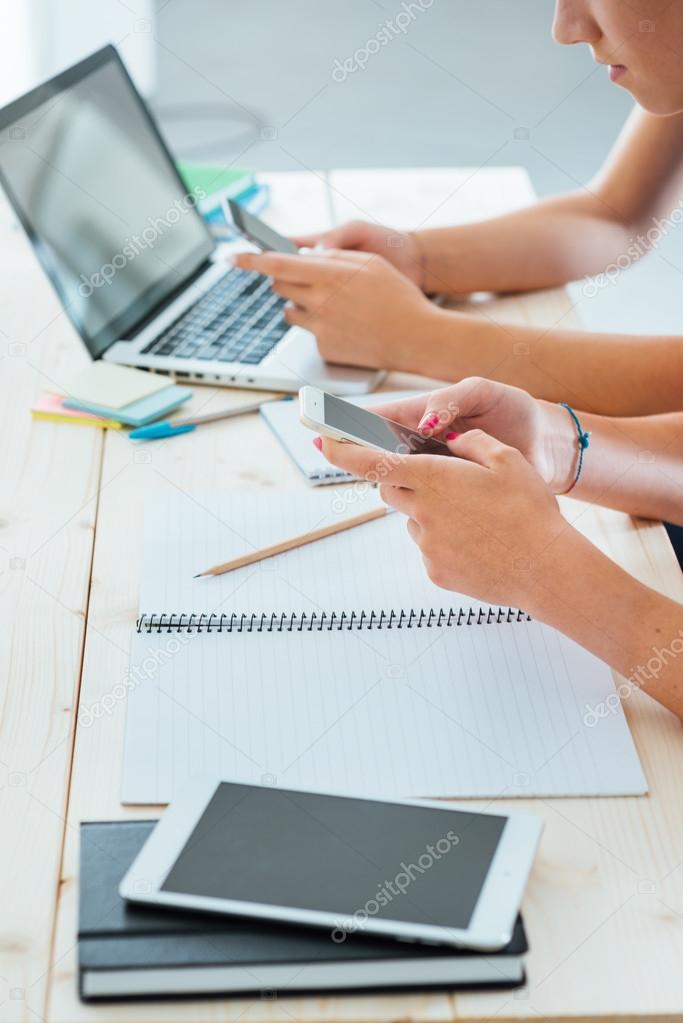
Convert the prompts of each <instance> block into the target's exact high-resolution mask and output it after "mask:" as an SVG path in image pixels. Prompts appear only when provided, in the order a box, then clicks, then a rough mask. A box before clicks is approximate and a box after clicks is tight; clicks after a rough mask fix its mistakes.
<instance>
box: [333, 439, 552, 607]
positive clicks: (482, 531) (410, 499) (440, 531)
mask: <svg viewBox="0 0 683 1023" xmlns="http://www.w3.org/2000/svg"><path fill="white" fill-rule="evenodd" d="M448 446H449V447H450V449H451V451H452V452H453V454H454V455H457V456H458V457H457V458H444V457H442V456H440V455H394V454H391V453H389V452H387V453H386V454H385V453H382V452H379V453H378V452H376V451H372V450H370V449H368V448H363V447H360V446H359V445H356V444H349V443H339V442H337V441H332V440H329V439H323V442H322V451H323V453H324V454H325V456H326V457H327V458H328V459H329V460H330V461H331V462H333V463H334V465H338V466H339V467H340V468H342V469H345V470H346V471H347V472H350V473H352V474H353V475H354V476H358V477H362V478H365V479H368V480H370V481H372V482H379V483H381V487H380V494H381V496H382V499H383V500H384V501H386V503H387V504H389V505H391V506H392V507H393V508H396V509H397V510H398V511H401V512H403V513H404V514H405V515H407V516H408V532H409V533H410V535H411V537H412V538H413V540H414V541H415V543H417V545H418V547H419V548H420V550H421V552H422V557H423V560H424V563H425V567H426V569H427V573H428V575H429V577H430V579H431V580H432V582H434V583H436V585H437V586H441V587H443V588H444V589H448V590H458V591H460V592H462V593H466V594H468V595H470V596H472V597H475V598H476V599H478V600H482V601H486V602H487V603H491V604H510V605H513V606H515V607H523V608H524V609H525V610H527V611H529V612H530V613H534V612H535V608H536V606H537V601H538V600H539V593H542V592H543V589H544V586H543V583H544V580H545V579H547V578H548V573H554V572H555V571H556V569H557V566H556V565H554V564H553V560H552V550H553V545H554V544H555V542H556V541H557V540H558V538H559V537H560V536H561V535H562V534H563V533H565V532H566V531H567V530H571V527H570V526H569V525H568V524H567V523H566V522H565V520H564V519H563V518H562V516H561V514H560V511H559V508H558V505H557V501H556V500H555V498H554V497H553V495H552V493H551V492H550V490H549V489H548V487H547V486H546V484H545V483H544V482H543V480H542V479H541V477H540V476H539V475H538V473H537V472H536V471H535V470H534V469H533V468H532V466H531V465H529V463H528V462H527V461H526V459H525V458H524V457H523V456H522V455H521V454H520V452H519V451H518V450H516V449H515V448H513V447H508V446H506V445H505V444H501V442H500V441H498V440H495V439H494V438H493V437H490V436H488V434H485V433H484V432H483V431H481V430H471V431H469V432H468V433H464V434H460V436H459V437H457V438H456V440H454V441H449V442H448ZM539 584H540V585H539Z"/></svg>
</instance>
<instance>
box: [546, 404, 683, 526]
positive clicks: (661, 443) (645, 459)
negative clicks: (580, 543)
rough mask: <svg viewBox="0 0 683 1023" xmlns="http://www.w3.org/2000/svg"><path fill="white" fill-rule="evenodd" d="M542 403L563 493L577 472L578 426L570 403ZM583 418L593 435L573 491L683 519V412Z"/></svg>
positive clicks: (653, 515) (638, 511) (633, 511)
mask: <svg viewBox="0 0 683 1023" xmlns="http://www.w3.org/2000/svg"><path fill="white" fill-rule="evenodd" d="M542 408H543V411H544V415H545V417H546V419H547V421H548V423H549V425H548V427H547V433H546V437H547V443H548V444H549V445H550V446H551V447H552V448H553V451H552V452H549V458H550V459H551V460H552V461H551V463H550V464H553V465H554V466H557V470H556V472H557V475H556V478H555V480H554V481H553V487H554V489H555V492H556V493H562V492H564V491H565V490H568V489H569V487H570V486H571V484H572V483H573V481H574V479H575V477H576V468H577V459H578V447H577V431H576V427H575V425H574V423H573V422H572V421H571V419H570V417H569V414H568V412H567V411H566V409H563V408H561V407H560V406H558V405H546V403H545V402H544V403H542ZM579 418H580V421H581V426H582V428H583V429H584V430H587V431H589V432H590V434H591V438H590V446H589V448H588V450H587V451H586V454H585V458H584V462H583V467H582V471H581V477H580V479H579V482H578V483H577V485H576V486H575V487H574V489H573V490H572V497H576V498H579V499H580V500H583V501H590V502H592V503H594V504H602V505H606V506H607V507H609V508H617V509H618V510H619V511H625V512H628V514H629V515H637V516H639V517H641V518H647V519H663V520H666V521H668V522H675V523H677V524H679V525H683V414H680V413H679V414H672V415H665V416H646V417H642V418H633V419H616V418H615V419H610V418H607V417H605V416H594V415H586V414H584V413H581V412H580V413H579ZM550 424H553V425H550ZM554 424H556V426H555V425H554Z"/></svg>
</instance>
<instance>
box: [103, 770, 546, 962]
mask: <svg viewBox="0 0 683 1023" xmlns="http://www.w3.org/2000/svg"><path fill="white" fill-rule="evenodd" d="M542 826H543V825H542V822H541V820H540V819H539V818H537V817H533V816H531V815H529V814H522V813H519V814H518V813H515V814H510V815H509V816H508V815H503V814H499V813H481V812H476V811H474V810H473V809H471V808H469V807H462V806H453V805H451V804H448V803H442V802H432V801H415V800H410V801H407V800H406V801H400V802H385V801H383V800H378V799H368V798H365V797H357V796H347V795H329V794H325V793H322V792H302V791H299V790H294V789H281V788H275V787H272V786H260V785H238V784H232V783H230V782H217V781H216V779H215V778H214V779H206V778H203V777H201V778H196V779H194V780H192V781H191V782H190V783H188V785H187V787H186V788H185V789H184V790H183V792H182V794H181V795H180V797H179V798H178V799H177V800H176V801H175V802H174V803H173V804H172V805H171V806H170V807H169V808H168V809H167V810H166V812H165V814H164V816H163V817H162V818H161V820H160V822H159V824H157V826H156V828H155V829H154V831H153V832H152V834H151V835H150V837H149V839H148V840H147V842H146V843H145V845H144V846H143V848H142V850H141V852H140V853H139V855H138V857H137V858H136V859H135V861H134V862H133V864H132V866H131V867H130V869H129V871H128V872H127V874H126V875H125V877H124V878H123V880H122V882H121V885H120V888H119V891H120V894H121V895H122V896H123V897H124V898H125V899H130V900H132V901H134V902H143V903H149V904H153V905H164V906H175V907H184V908H187V909H193V910H206V911H210V912H216V913H226V914H235V915H239V916H247V917H256V918H263V919H267V920H280V921H286V922H288V923H300V924H308V925H313V926H319V927H324V928H327V929H328V930H329V932H330V937H331V939H332V940H333V941H343V940H345V938H346V936H347V935H348V934H350V933H356V932H359V931H361V932H367V933H372V934H384V935H391V936H394V937H397V938H405V939H412V940H418V941H436V942H439V943H444V944H450V945H456V946H462V947H468V948H476V949H482V950H496V949H499V948H502V947H503V946H504V945H506V944H507V943H508V942H509V940H510V938H511V935H512V930H513V926H514V922H515V918H516V916H517V912H518V910H519V906H520V902H521V900H522V895H523V893H524V888H525V885H526V881H527V878H528V875H529V870H530V869H531V864H532V861H533V857H534V853H535V850H536V847H537V844H538V841H539V838H540V834H541V830H542Z"/></svg>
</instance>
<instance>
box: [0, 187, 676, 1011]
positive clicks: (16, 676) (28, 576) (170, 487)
mask: <svg viewBox="0 0 683 1023" xmlns="http://www.w3.org/2000/svg"><path fill="white" fill-rule="evenodd" d="M266 177H268V178H269V180H270V182H271V185H272V188H273V204H272V207H271V208H270V210H269V212H268V218H269V220H270V221H271V222H272V223H273V225H274V226H276V227H279V228H280V229H281V230H284V231H288V230H298V231H304V230H307V229H308V228H311V229H313V228H318V227H324V226H326V225H328V224H330V223H333V222H339V221H340V220H343V219H346V218H348V217H365V218H371V219H372V218H376V219H378V220H380V221H385V222H389V223H392V224H394V225H395V226H396V227H407V228H415V227H418V226H421V225H425V224H429V225H434V226H437V225H441V224H446V223H452V222H456V221H463V220H472V219H478V218H480V217H483V216H489V215H492V214H495V213H498V212H503V211H505V210H508V209H512V208H514V207H519V206H521V205H524V204H526V203H527V202H529V201H530V200H531V199H532V198H533V195H532V191H531V188H530V185H529V182H528V179H527V177H526V175H525V174H524V172H523V171H521V170H519V169H515V168H487V169H482V170H464V169H459V170H451V169H440V170H437V169H435V170H425V169H422V170H391V171H383V170H376V171H339V172H334V173H332V174H329V175H326V174H322V173H321V174H315V173H303V172H302V173H300V174H279V175H269V176H266ZM478 308H479V309H480V311H481V313H482V315H487V316H492V317H496V318H497V319H499V320H500V321H517V322H526V323H530V324H534V325H538V326H540V327H548V326H552V325H554V324H566V325H569V324H571V323H576V313H575V311H574V310H572V307H571V303H570V301H569V298H568V295H567V293H566V292H565V291H564V290H561V289H560V290H554V291H549V292H543V293H537V294H534V295H528V296H521V297H514V298H505V299H499V300H496V301H491V302H485V303H482V304H481V305H479V306H478ZM519 357H526V356H525V355H524V354H523V353H521V354H519ZM86 361H87V356H86V354H85V351H84V349H83V347H82V345H81V344H80V342H79V340H78V339H77V337H76V335H75V333H74V331H73V329H72V328H71V326H70V325H69V323H68V321H67V319H66V317H65V315H64V314H63V312H62V311H61V308H60V306H59V303H58V302H57V299H56V298H55V297H54V295H53V293H52V291H51V289H50V287H49V285H48V283H47V282H46V280H45V278H44V277H43V275H42V272H41V271H40V269H39V267H38V265H37V263H36V261H35V259H34V257H33V254H32V252H31V250H30V247H29V245H28V243H27V241H26V240H25V238H24V237H23V235H22V233H21V232H20V230H19V229H18V228H17V226H16V224H14V222H13V218H12V217H11V215H10V213H9V211H8V210H7V208H6V207H4V206H3V208H2V210H1V211H0V387H1V388H2V398H1V401H0V416H2V424H3V430H2V443H1V445H0V466H1V468H0V622H1V623H2V625H1V628H2V642H1V644H0V835H1V839H0V885H1V889H0V891H1V896H0V1023H10V1021H18V1020H21V1021H36V1020H51V1021H52V1020H55V1021H65V1023H66V1021H72V1020H73V1021H84V1020H93V1021H103V1023H104V1021H110V1020H111V1021H124V1020H126V1021H128V1020H130V1021H132V1020H140V1021H153V1020H154V1021H156V1020H160V1021H161V1020H169V1021H179V1020H193V1021H197V1023H214V1021H215V1023H220V1021H228V1020H237V1019H239V1018H243V1019H244V1020H251V1021H257V1023H258V1021H262V1023H275V1021H283V1023H290V1021H293V1020H294V1021H302V1023H303V1021H307V1023H308V1021H310V1023H313V1021H334V1020H363V1021H365V1020H367V1021H383V1020H415V1021H435V1020H472V1021H474V1020H493V1019H495V1020H508V1019H509V1020H546V1021H560V1020H585V1021H589V1020H590V1021H593V1020H597V1019H602V1018H609V1019H610V1020H611V1021H613V1023H616V1021H627V1020H634V1019H642V1020H645V1019H647V1020H655V1019H656V1020H660V1021H663V1020H683V969H682V967H681V964H682V963H683V866H682V864H683V795H682V793H683V781H682V779H683V730H682V729H681V725H680V723H679V722H678V721H677V720H675V719H674V718H673V717H672V716H671V715H669V714H668V713H667V712H665V711H664V710H662V709H661V708H659V707H657V706H656V705H655V704H653V703H651V702H649V701H648V700H647V699H646V698H645V697H642V696H640V695H637V696H633V697H631V698H630V699H628V700H627V701H626V704H625V709H626V714H627V716H628V720H629V723H630V726H631V728H632V731H633V734H634V737H635V741H636V744H637V747H638V751H639V753H640V756H641V758H642V761H643V766H644V769H645V772H646V775H647V779H648V782H649V785H650V794H649V796H647V797H642V798H621V799H536V800H528V801H525V802H523V803H522V802H516V803H515V804H513V808H514V806H517V805H519V806H520V807H521V806H523V807H524V808H527V809H530V810H532V811H533V812H535V813H538V814H541V815H542V816H543V817H544V818H545V822H546V829H545V833H544V837H543V841H542V845H541V849H540V853H539V856H538V859H537V862H536V865H535V868H534V871H533V875H532V878H531V882H530V884H529V888H528V892H527V895H526V898H525V902H524V913H525V919H526V925H527V929H528V933H529V938H530V943H531V952H530V954H529V956H528V957H527V970H528V978H529V979H528V984H527V986H526V987H525V988H523V989H521V990H518V991H515V992H484V993H476V994H475V993H454V994H452V995H449V994H432V995H430V994H420V995H415V994H409V995H402V996H391V997H388V996H367V997H366V996H360V997H356V996H354V997H348V998H342V997H328V998H315V997H314V998H291V999H288V998H279V999H277V1000H275V1001H268V1000H260V999H254V1000H244V999H243V1000H220V999H211V1000H206V1001H198V1002H189V1001H182V1002H181V1001H178V1002H147V1003H140V1004H111V1005H108V1006H93V1005H83V1004H81V1003H80V1002H79V1001H78V998H77V993H76V974H77V969H76V920H77V887H78V825H79V822H80V821H82V820H97V819H100V820H102V819H110V818H124V817H127V818H130V817H133V816H137V817H145V816H147V817H148V816H156V815H157V814H158V812H159V808H139V807H138V808H134V809H133V808H124V807H122V806H121V805H120V803H119V783H120V773H121V756H122V747H123V730H124V721H125V702H124V701H123V700H119V701H115V703H114V706H113V707H112V710H111V713H110V714H107V715H105V716H104V717H102V718H100V719H98V720H96V721H94V722H93V723H92V724H91V726H90V727H86V726H85V724H82V725H77V720H78V717H77V711H78V707H79V705H80V707H81V708H87V707H89V706H92V705H93V704H94V703H95V702H96V701H98V700H101V699H102V697H104V696H105V695H106V694H109V693H111V692H112V690H113V688H114V687H115V686H116V684H117V683H118V682H121V681H122V680H123V679H124V678H125V676H126V670H127V663H128V648H129V640H130V635H131V629H132V627H133V623H134V621H135V617H136V612H137V607H138V590H139V583H140V562H141V554H142V550H141V543H142V528H141V527H142V515H143V505H144V503H145V500H146V499H147V498H148V497H149V496H150V495H152V494H173V493H175V492H177V491H178V490H181V491H189V492H193V491H205V492H206V491H212V490H227V491H239V490H243V489H255V488H262V487H263V488H269V489H270V491H271V493H272V494H273V499H274V500H276V499H277V492H278V490H279V489H283V488H287V489H291V488H301V487H303V486H304V484H303V482H302V479H301V477H300V475H299V473H298V471H297V470H296V469H295V468H294V466H293V465H292V464H291V463H290V462H289V460H288V458H287V456H286V455H285V454H284V452H283V450H282V449H281V448H280V446H279V444H278V442H277V440H276V438H275V437H274V436H273V435H272V434H271V432H270V431H269V430H268V428H267V427H266V426H265V425H264V423H263V422H262V421H261V420H260V418H259V417H258V416H257V415H251V416H248V417H244V418H243V419H237V420H235V421H232V422H227V423H222V424H221V423H217V424H215V425H213V426H207V427H204V428H202V429H199V430H198V431H197V432H196V433H194V434H190V435H187V436H181V437H177V438H173V439H171V440H168V441H164V442H157V443H155V444H150V445H148V446H146V447H137V446H135V445H133V444H132V443H131V442H130V441H129V439H128V437H127V436H126V434H125V432H124V431H121V432H118V431H111V432H107V433H106V434H105V433H102V432H101V431H98V430H92V429H86V428H83V427H70V426H66V425H62V424H51V423H44V422H35V423H34V422H32V421H31V418H30V416H29V411H28V410H29V406H30V404H31V402H32V400H34V399H35V398H36V397H37V396H38V394H39V393H40V392H42V391H44V390H49V389H50V387H52V386H55V385H56V386H59V385H60V381H63V380H64V379H65V378H66V376H67V374H68V373H69V372H70V371H71V370H72V369H74V368H77V367H78V366H79V365H81V364H84V363H85V362H86ZM401 386H415V379H414V378H406V377H402V378H398V377H397V376H395V375H394V376H392V377H390V378H389V379H388V380H387V382H386V384H385V387H387V388H392V389H393V388H396V387H401ZM253 397H254V392H249V393H245V392H238V391H230V390H220V389H215V388H208V387H196V388H195V396H194V398H193V400H192V402H191V405H190V406H189V408H190V409H191V411H193V412H195V411H196V412H200V411H203V412H211V411H215V410H218V409H220V408H222V407H225V406H230V405H235V404H239V403H245V402H247V401H249V400H253ZM564 509H565V512H566V514H567V515H568V517H569V518H570V519H571V520H573V521H575V522H576V524H577V526H578V527H579V528H581V529H582V530H584V531H585V532H586V533H587V534H588V535H589V536H590V537H591V538H592V539H593V540H594V541H595V542H596V543H598V544H599V545H600V546H601V547H602V548H603V549H604V550H606V551H607V552H608V553H609V554H610V555H611V556H612V557H613V558H614V559H615V560H617V561H619V562H620V563H621V564H622V565H624V567H626V568H627V569H628V570H629V571H631V572H633V573H634V574H635V575H636V576H638V577H639V578H640V579H642V580H643V581H645V582H647V583H649V584H650V585H651V586H653V587H655V588H656V589H658V590H660V591H662V592H664V593H667V594H669V595H670V596H672V597H674V598H677V599H681V600H683V581H682V578H681V573H680V571H679V569H678V566H677V564H676V561H675V559H674V556H673V552H672V551H671V548H670V546H669V543H668V540H667V538H666V534H665V533H664V530H663V529H662V527H661V526H660V525H657V524H653V523H644V522H635V521H633V520H631V519H629V518H628V517H627V516H625V515H622V514H618V513H615V512H608V511H604V510H600V509H595V508H589V507H586V506H583V505H580V504H578V503H577V502H571V501H566V502H565V504H564ZM85 720H86V719H85V717H84V718H83V721H84V722H85ZM493 805H497V804H493ZM500 806H501V807H503V808H504V807H507V808H510V806H511V804H510V802H507V803H503V802H501V803H500Z"/></svg>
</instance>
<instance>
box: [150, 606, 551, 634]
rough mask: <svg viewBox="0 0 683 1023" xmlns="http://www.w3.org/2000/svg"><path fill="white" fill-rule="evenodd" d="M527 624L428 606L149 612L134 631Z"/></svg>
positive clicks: (496, 612)
mask: <svg viewBox="0 0 683 1023" xmlns="http://www.w3.org/2000/svg"><path fill="white" fill-rule="evenodd" d="M522 621H527V622H529V621H531V618H530V616H529V615H528V614H526V612H525V611H518V610H516V609H515V608H512V607H508V608H503V607H499V608H494V607H489V608H486V609H485V608H479V609H478V610H476V611H475V609H474V608H472V607H470V608H467V609H465V608H459V609H458V610H457V611H456V610H454V609H453V608H451V609H450V610H445V609H444V608H440V609H439V610H438V611H436V610H434V609H433V608H431V609H430V610H429V611H426V610H424V609H422V610H419V611H418V610H415V609H412V610H410V611H379V612H377V611H360V612H358V611H351V612H346V611H342V612H340V613H337V612H336V611H332V612H331V613H328V612H327V611H322V612H318V611H312V612H311V613H310V614H309V613H307V612H304V613H303V614H296V613H294V612H290V613H289V614H285V613H281V614H275V613H271V614H264V613H261V614H255V613H253V612H252V613H251V614H235V613H234V612H233V613H231V614H218V613H217V612H212V613H211V614H191V615H188V614H151V615H146V614H143V615H141V616H140V617H139V618H138V620H137V631H138V632H146V633H148V634H149V633H152V632H155V633H162V632H167V633H168V632H183V633H189V632H198V633H199V632H227V633H231V632H324V631H327V632H333V631H336V632H341V631H343V630H346V631H348V630H351V629H432V628H439V627H440V626H458V625H461V626H462V625H493V624H496V625H500V624H502V623H510V622H522Z"/></svg>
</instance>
